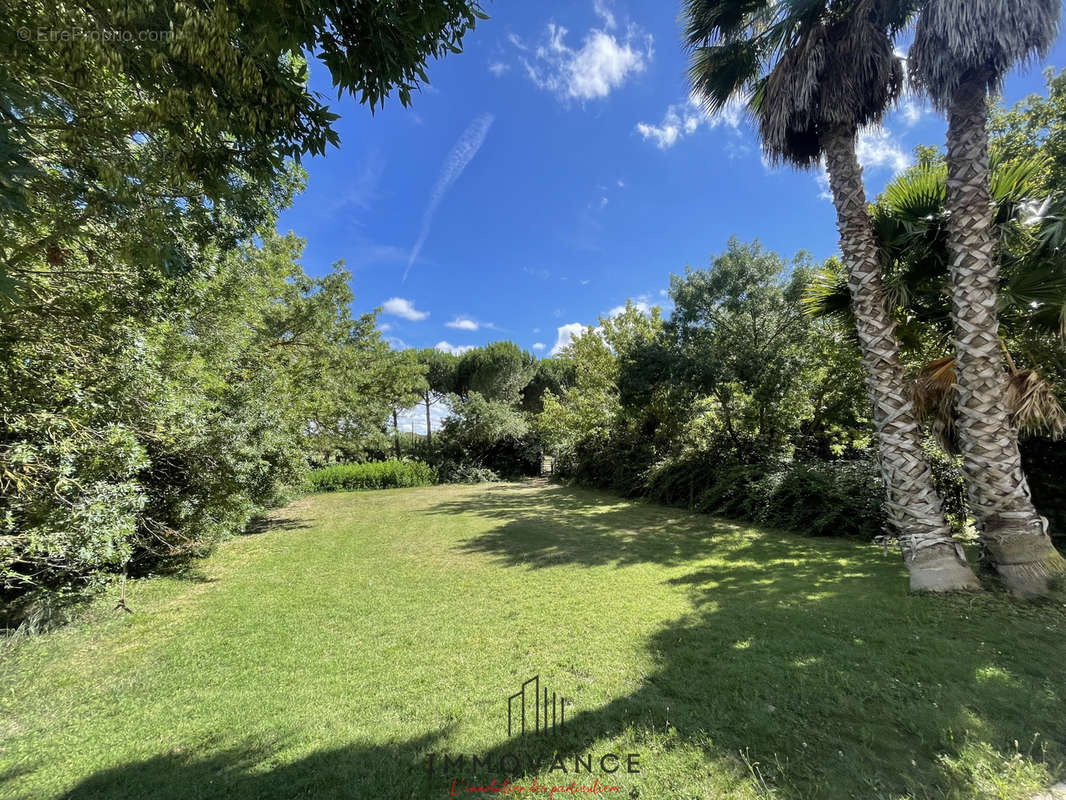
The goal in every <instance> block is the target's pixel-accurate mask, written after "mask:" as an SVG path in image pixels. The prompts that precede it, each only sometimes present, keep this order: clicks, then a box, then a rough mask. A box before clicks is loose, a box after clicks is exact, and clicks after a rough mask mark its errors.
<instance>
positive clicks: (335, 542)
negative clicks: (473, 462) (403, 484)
mask: <svg viewBox="0 0 1066 800" xmlns="http://www.w3.org/2000/svg"><path fill="white" fill-rule="evenodd" d="M258 530H260V531H261V532H259V533H257V534H255V535H249V536H244V537H241V538H239V539H237V540H234V541H231V542H229V543H227V544H226V545H224V546H223V547H221V548H220V549H219V551H218V552H217V553H216V554H215V555H214V556H213V557H211V558H210V559H208V560H206V561H204V562H201V563H200V564H198V565H197V570H196V571H195V572H192V573H190V574H187V575H185V576H180V577H163V578H154V579H149V580H142V581H138V582H136V583H131V585H130V587H129V592H128V594H129V602H130V605H131V606H132V607H133V608H134V609H135V611H136V613H134V614H133V615H124V614H119V613H116V612H112V611H111V606H112V605H113V604H114V598H104V599H102V600H101V602H100V603H98V604H97V605H96V606H94V608H93V609H92V610H91V612H90V613H89V614H88V618H87V619H86V620H84V621H82V622H79V623H77V624H74V625H71V626H68V627H66V628H64V629H61V630H58V631H55V632H52V633H49V634H45V635H41V636H39V637H36V638H33V639H30V640H27V641H24V642H23V643H22V644H20V645H18V646H16V647H13V648H10V649H9V652H8V653H7V655H6V657H5V659H4V663H3V664H2V665H0V686H2V696H0V797H2V798H26V799H27V800H30V799H31V798H32V799H33V800H46V799H47V798H60V797H71V798H107V799H108V800H123V799H124V798H138V799H139V800H140V799H142V798H153V800H177V799H178V798H181V799H182V800H185V799H186V798H256V800H260V799H261V798H262V799H264V800H274V799H277V800H281V799H282V798H284V800H291V799H292V798H379V797H380V798H432V797H441V798H444V797H448V796H449V794H450V789H449V787H450V784H451V778H452V777H453V773H455V772H456V771H455V770H454V769H453V770H446V771H440V770H438V771H437V773H436V774H435V775H433V776H432V777H431V776H430V775H429V774H428V771H427V769H426V764H427V755H428V754H429V753H438V754H440V753H447V754H449V755H452V756H455V755H458V754H460V753H462V754H466V756H467V759H469V757H470V756H471V755H472V754H476V755H478V756H479V757H481V758H491V759H493V764H495V762H496V761H498V760H499V759H500V757H501V756H503V755H505V754H507V753H510V752H517V753H519V754H521V755H522V757H523V758H525V757H526V756H527V755H530V754H533V755H537V754H540V755H545V754H547V755H548V761H545V762H543V763H542V766H541V767H540V769H537V768H535V767H534V768H529V767H528V766H527V767H525V768H524V769H523V770H521V771H520V774H519V776H518V783H519V784H522V785H526V786H528V785H529V784H530V783H531V782H532V780H534V779H536V780H538V781H539V783H541V784H548V785H563V784H564V778H565V783H567V784H568V783H569V782H570V781H571V780H575V776H574V775H573V774H569V775H567V776H564V775H563V774H562V773H561V772H559V771H558V770H555V771H554V772H551V771H549V770H548V769H547V766H548V765H549V764H550V759H551V758H552V755H553V754H554V753H559V754H561V756H563V758H564V759H565V760H567V761H568V763H569V766H570V767H571V768H572V767H573V766H574V762H573V757H574V756H575V755H582V754H588V753H592V754H594V758H595V759H598V758H599V757H600V756H601V755H602V754H603V753H607V752H612V753H618V754H623V756H624V754H627V753H639V754H640V759H639V768H640V772H639V773H633V774H627V773H625V772H624V771H622V770H620V771H619V772H616V773H613V774H610V775H604V774H601V773H598V772H597V773H594V774H593V775H592V776H587V775H582V776H578V777H577V778H576V779H577V780H578V782H579V783H581V784H588V783H591V782H592V779H593V778H599V779H600V783H601V784H604V783H606V784H608V785H611V786H618V787H620V789H621V792H620V793H618V794H612V795H608V796H620V797H644V798H754V797H777V798H790V799H791V798H829V799H830V800H833V799H835V798H849V797H854V798H902V797H914V798H951V797H957V798H978V797H980V798H985V797H987V798H1000V797H1002V798H1012V797H1018V798H1026V797H1029V796H1031V795H1033V794H1035V793H1036V792H1038V791H1039V790H1040V789H1041V788H1046V787H1047V786H1048V785H1050V784H1051V783H1052V782H1054V780H1056V779H1059V778H1061V777H1062V775H1063V773H1064V768H1063V761H1064V759H1066V637H1064V634H1066V610H1064V608H1063V606H1062V605H1061V603H1060V604H1054V603H1043V604H1040V605H1022V604H1017V603H1013V602H1012V601H1010V600H1008V599H1006V598H1005V597H1004V596H1003V595H1000V594H986V595H982V596H974V597H952V598H930V597H916V596H909V595H908V594H907V593H906V577H905V575H904V572H903V569H902V567H901V565H900V564H899V561H898V557H897V556H896V555H895V554H892V553H889V554H887V555H886V554H884V553H883V552H882V551H881V549H880V548H878V547H874V546H870V545H865V544H859V543H856V542H852V541H845V540H833V539H809V538H802V537H799V536H796V535H793V534H787V533H778V532H773V531H760V530H756V529H752V528H750V527H745V526H742V525H736V524H731V523H728V522H724V521H721V520H714V519H711V518H708V517H704V516H698V515H689V514H687V513H685V512H682V511H677V510H673V509H666V508H662V507H657V506H651V505H643V504H639V503H630V502H625V501H622V500H619V499H617V498H614V497H610V496H607V495H603V494H597V493H593V492H585V491H578V490H571V489H565V488H560V487H551V486H543V485H535V484H509V485H492V486H472V487H471V486H463V487H456V486H444V487H433V488H425V489H405V490H392V491H383V492H362V493H356V494H328V495H318V496H315V497H313V498H310V499H304V500H301V501H298V502H297V503H295V504H294V505H292V506H290V507H289V508H287V509H285V510H283V511H281V512H278V513H276V514H274V515H273V517H272V519H271V520H270V522H269V524H267V525H265V526H260V528H259V529H258ZM535 674H536V675H539V676H540V680H541V681H542V682H543V683H544V684H546V685H548V686H549V687H550V688H551V690H553V691H557V692H558V693H560V694H562V695H564V696H565V697H566V698H568V707H567V722H566V728H565V730H564V731H563V732H562V733H561V734H559V735H556V736H554V737H544V736H536V735H532V734H526V735H525V736H519V737H515V738H510V739H509V738H508V736H507V731H506V705H507V697H508V696H509V695H511V694H512V693H514V692H516V691H518V688H519V685H520V684H521V683H522V682H523V681H524V680H526V679H527V678H529V677H531V676H533V675H535ZM611 763H613V762H610V761H608V765H610V764H611ZM594 766H595V765H594ZM476 773H477V774H478V775H479V776H480V777H481V778H485V779H486V780H491V778H492V777H493V776H492V775H491V774H488V773H487V771H486V770H485V769H484V768H479V769H478V770H476ZM461 775H462V777H464V778H466V779H467V781H468V783H467V784H465V785H471V784H476V783H479V782H480V781H479V780H477V779H475V777H474V775H475V771H474V770H472V769H471V768H470V765H469V763H467V764H464V768H463V770H461ZM458 786H459V787H462V786H464V784H462V783H459V784H458ZM460 791H461V789H460ZM543 796H545V797H548V796H549V794H545V795H543ZM558 796H560V795H558V794H557V795H556V797H558ZM561 796H569V795H561Z"/></svg>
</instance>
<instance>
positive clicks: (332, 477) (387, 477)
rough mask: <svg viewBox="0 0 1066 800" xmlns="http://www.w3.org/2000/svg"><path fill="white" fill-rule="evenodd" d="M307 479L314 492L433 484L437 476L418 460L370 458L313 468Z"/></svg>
mask: <svg viewBox="0 0 1066 800" xmlns="http://www.w3.org/2000/svg"><path fill="white" fill-rule="evenodd" d="M308 482H309V483H310V486H311V490H312V491H315V492H346V491H352V490H355V489H401V488H406V487H410V486H432V485H433V484H434V483H436V482H437V475H436V472H435V471H434V469H433V468H432V467H431V466H429V465H428V464H423V463H422V462H420V461H395V460H392V461H371V462H367V463H365V464H334V465H332V466H329V467H323V468H322V469H316V470H314V471H313V472H312V473H311V474H310V476H309V477H308Z"/></svg>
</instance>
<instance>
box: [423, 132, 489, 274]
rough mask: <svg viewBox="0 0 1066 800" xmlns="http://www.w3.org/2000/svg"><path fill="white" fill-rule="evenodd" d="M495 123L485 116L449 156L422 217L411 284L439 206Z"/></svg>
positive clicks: (460, 140)
mask: <svg viewBox="0 0 1066 800" xmlns="http://www.w3.org/2000/svg"><path fill="white" fill-rule="evenodd" d="M493 119H495V117H493V116H492V114H482V115H481V116H479V117H477V118H476V119H475V120H474V121H473V122H471V123H470V126H469V127H468V128H467V129H466V130H465V131H463V135H462V136H460V137H459V141H457V142H456V143H455V146H454V147H453V148H452V150H451V152H450V153H448V157H447V158H446V159H444V164H443V165H442V166H441V169H440V176H439V177H438V178H437V183H436V185H435V186H434V187H433V194H432V195H430V198H429V205H427V206H426V212H425V213H424V214H423V215H422V230H421V231H419V233H418V239H417V241H415V246H414V247H413V248H411V258H410V259H409V260H408V262H407V269H405V270H404V271H403V279H404V280H405V281H406V280H407V273H408V272H410V271H411V267H412V266H413V265H414V263H415V259H417V258H418V254H419V253H421V252H422V245H424V244H425V243H426V237H428V236H429V229H430V228H431V227H432V226H433V215H434V214H436V213H437V206H439V205H440V202H441V200H443V199H444V195H445V194H447V192H448V190H449V189H450V188H451V186H452V184H453V183H455V182H456V181H457V180H458V179H459V176H460V175H462V174H463V170H464V169H466V165H467V164H469V163H470V161H471V160H472V159H473V158H474V156H476V155H477V151H478V150H480V149H481V145H482V144H484V142H485V137H486V136H488V133H489V127H490V126H491V125H492V121H493Z"/></svg>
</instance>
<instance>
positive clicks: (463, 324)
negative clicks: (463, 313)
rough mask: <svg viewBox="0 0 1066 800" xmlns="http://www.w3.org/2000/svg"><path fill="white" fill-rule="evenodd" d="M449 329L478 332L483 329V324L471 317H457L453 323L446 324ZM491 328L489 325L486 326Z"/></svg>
mask: <svg viewBox="0 0 1066 800" xmlns="http://www.w3.org/2000/svg"><path fill="white" fill-rule="evenodd" d="M444 324H445V325H446V326H447V327H449V328H456V329H457V330H461V331H476V330H477V329H478V328H480V327H481V323H480V322H478V321H477V320H472V319H470V318H469V317H456V318H455V319H453V320H452V321H451V322H445V323H444ZM485 327H486V328H487V327H490V326H488V325H486V326H485Z"/></svg>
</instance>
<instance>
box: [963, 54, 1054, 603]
mask: <svg viewBox="0 0 1066 800" xmlns="http://www.w3.org/2000/svg"><path fill="white" fill-rule="evenodd" d="M986 86H987V83H986V81H985V79H984V77H983V76H981V75H974V76H970V78H969V79H968V80H965V81H964V82H963V83H962V84H961V85H960V86H959V88H958V89H957V90H956V92H955V95H954V97H953V99H952V102H951V106H950V108H949V109H948V134H947V143H948V185H947V210H948V223H947V227H948V247H949V248H950V252H951V320H952V326H953V328H954V343H955V375H956V381H957V383H958V430H959V445H960V448H961V450H962V459H963V469H964V471H965V473H966V478H967V483H968V487H969V495H970V504H971V507H972V509H973V512H974V516H975V517H976V519H977V529H978V531H979V533H980V534H981V538H982V540H983V542H984V544H985V548H986V553H987V555H988V556H989V557H990V558H991V560H992V562H993V563H994V564H995V567H996V571H997V572H998V573H999V575H1000V578H1001V579H1002V580H1003V583H1004V584H1005V585H1006V587H1007V588H1008V589H1009V590H1010V591H1011V592H1013V593H1015V594H1018V595H1021V596H1035V595H1042V594H1046V593H1047V591H1048V583H1049V579H1050V578H1051V577H1052V576H1053V575H1059V574H1062V573H1063V572H1066V560H1064V559H1063V558H1062V556H1061V555H1059V553H1058V552H1057V551H1056V550H1055V547H1054V546H1053V545H1052V544H1051V539H1050V537H1049V536H1048V535H1047V520H1045V519H1044V518H1043V517H1041V516H1040V514H1038V513H1037V511H1036V508H1034V506H1033V502H1032V500H1031V499H1030V496H1029V485H1028V483H1027V482H1026V480H1025V473H1024V472H1023V471H1022V462H1021V456H1020V454H1019V452H1018V434H1017V431H1016V430H1015V428H1014V425H1013V424H1012V422H1011V418H1010V412H1009V410H1008V409H1007V405H1006V391H1007V381H1008V375H1007V372H1006V370H1005V368H1004V363H1003V356H1002V352H1001V350H1000V345H999V320H998V318H997V313H996V302H997V293H998V284H999V264H998V259H997V258H996V252H995V250H996V242H995V238H994V235H993V229H992V225H993V209H992V203H991V198H990V193H989V186H988V181H989V166H988V131H987V129H986V123H987V116H988V109H987V106H986V91H985V87H986Z"/></svg>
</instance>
